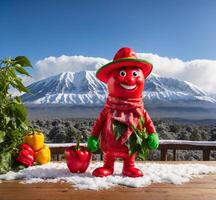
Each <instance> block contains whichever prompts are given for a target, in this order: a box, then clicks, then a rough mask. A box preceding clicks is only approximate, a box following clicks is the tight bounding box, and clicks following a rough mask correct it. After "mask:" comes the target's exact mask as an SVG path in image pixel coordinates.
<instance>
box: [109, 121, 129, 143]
mask: <svg viewBox="0 0 216 200" xmlns="http://www.w3.org/2000/svg"><path fill="white" fill-rule="evenodd" d="M112 126H113V131H114V134H115V138H116V140H118V139H119V138H120V137H121V136H122V135H123V134H124V133H125V131H126V130H127V126H126V125H125V124H123V123H121V122H119V121H117V120H114V121H113V123H112Z"/></svg>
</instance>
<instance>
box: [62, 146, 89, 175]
mask: <svg viewBox="0 0 216 200" xmlns="http://www.w3.org/2000/svg"><path fill="white" fill-rule="evenodd" d="M91 157H92V153H91V152H90V151H88V150H87V148H86V147H84V146H79V148H78V149H77V146H75V145H74V146H70V147H68V148H66V149H65V160H66V162H67V166H68V168H69V170H70V172H72V173H84V172H85V171H86V169H87V168H88V166H89V163H90V161H91Z"/></svg>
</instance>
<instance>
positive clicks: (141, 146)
mask: <svg viewBox="0 0 216 200" xmlns="http://www.w3.org/2000/svg"><path fill="white" fill-rule="evenodd" d="M144 123H145V121H144V118H143V117H140V119H139V122H138V127H135V126H133V125H132V127H131V128H132V129H133V132H132V134H131V136H130V137H129V139H128V140H127V142H126V146H127V147H128V151H129V154H130V155H132V154H134V153H136V152H137V155H138V157H140V158H141V159H143V160H144V159H146V157H147V156H148V153H149V149H148V144H147V138H148V134H147V132H146V129H145V128H143V127H144ZM126 129H127V126H126V125H125V124H123V123H120V122H118V121H114V122H113V131H114V134H115V138H116V140H118V139H119V138H120V137H121V136H122V135H123V134H124V133H125V131H126Z"/></svg>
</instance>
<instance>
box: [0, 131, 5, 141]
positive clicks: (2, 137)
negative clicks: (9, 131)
mask: <svg viewBox="0 0 216 200" xmlns="http://www.w3.org/2000/svg"><path fill="white" fill-rule="evenodd" d="M5 135H6V133H5V132H4V131H0V143H2V142H4V137H5Z"/></svg>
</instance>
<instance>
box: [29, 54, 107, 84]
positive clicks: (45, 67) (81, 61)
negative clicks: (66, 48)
mask: <svg viewBox="0 0 216 200" xmlns="http://www.w3.org/2000/svg"><path fill="white" fill-rule="evenodd" d="M107 62H109V61H108V60H107V59H104V58H99V57H85V56H66V55H62V56H59V57H54V56H50V57H47V58H44V59H43V60H39V61H37V62H36V64H35V67H34V69H35V70H34V71H35V72H34V74H33V79H32V81H30V80H29V79H28V80H26V83H30V82H33V80H34V81H36V80H41V79H43V78H46V77H49V76H52V75H56V74H59V73H61V72H66V71H74V72H77V71H82V70H90V71H92V70H96V69H98V68H99V67H100V66H101V65H103V64H105V63H107Z"/></svg>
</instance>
